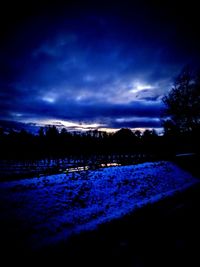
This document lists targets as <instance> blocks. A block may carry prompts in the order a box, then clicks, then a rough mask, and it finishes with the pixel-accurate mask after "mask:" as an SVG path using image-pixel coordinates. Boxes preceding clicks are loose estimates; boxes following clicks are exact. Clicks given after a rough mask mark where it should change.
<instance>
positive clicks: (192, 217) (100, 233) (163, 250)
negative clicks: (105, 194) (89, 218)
mask: <svg viewBox="0 0 200 267" xmlns="http://www.w3.org/2000/svg"><path fill="white" fill-rule="evenodd" d="M148 164H150V163H148ZM154 164H155V163H154ZM143 166H144V165H143ZM147 166H149V165H147ZM172 166H174V165H172ZM151 167H152V166H151ZM157 169H158V166H157ZM115 170H116V169H115ZM140 171H141V169H140ZM147 174H148V172H145V175H147ZM184 174H185V173H184ZM157 175H158V173H157ZM183 177H185V176H183ZM188 177H189V178H191V179H192V177H191V176H190V175H189V176H187V179H188ZM141 178H142V177H141ZM184 179H185V178H184ZM184 179H183V180H184ZM187 179H186V181H187V182H188V180H187ZM130 180H131V179H130ZM140 180H141V179H140ZM151 180H152V179H151ZM175 180H179V177H178V178H177V177H175ZM121 181H124V179H122V180H121ZM132 181H133V180H132ZM163 181H165V179H164V180H162V184H163ZM150 184H151V183H150ZM178 184H179V183H178ZM175 185H176V186H177V183H175ZM15 186H16V185H15ZM127 186H128V185H127ZM176 186H175V189H177V188H176ZM179 186H180V184H179ZM159 188H162V190H163V187H162V186H161V187H159ZM20 190H21V189H20ZM147 191H148V190H147ZM109 192H110V191H109ZM199 192H200V186H199V184H198V183H196V180H195V183H194V185H192V186H189V187H187V188H185V189H184V190H175V191H174V192H173V194H166V195H165V197H163V198H160V199H161V200H160V201H154V204H152V201H149V204H146V205H144V206H143V207H142V208H140V209H137V210H135V212H133V213H130V212H128V213H126V214H125V215H124V216H123V218H122V217H121V218H115V220H111V221H107V222H106V223H104V224H101V225H100V226H98V227H97V228H96V230H95V231H89V232H88V231H87V232H81V233H80V234H78V235H75V236H73V237H71V238H69V239H68V241H67V242H66V241H64V240H61V241H60V242H59V243H58V244H56V245H55V244H52V245H50V246H48V247H45V246H44V247H43V248H41V249H40V250H37V251H34V252H33V251H30V250H29V249H28V248H27V247H24V245H23V242H21V241H22V240H23V235H27V233H23V235H20V234H21V233H17V231H16V229H17V227H18V226H17V223H19V221H18V222H14V224H13V222H10V225H8V224H7V225H1V230H2V229H3V230H5V229H9V231H11V233H12V231H13V235H12V234H10V238H8V239H6V237H8V236H7V235H5V234H4V235H2V233H1V236H4V237H5V238H3V239H2V240H3V243H2V245H3V250H2V251H4V252H5V253H8V254H10V255H12V254H17V258H18V259H19V260H20V261H22V259H23V258H24V257H25V256H28V257H29V259H32V260H37V259H39V258H40V259H43V260H45V262H52V261H53V260H56V261H57V262H63V260H65V261H66V259H67V262H68V263H69V262H73V264H71V265H70V264H69V266H74V265H75V266H76V265H78V263H80V262H81V263H82V264H83V266H84V265H86V264H87V265H88V266H89V265H91V266H92V265H93V266H94V265H96V264H97V263H101V264H102V265H104V266H116V265H118V264H119V265H124V266H151V265H153V266H179V265H182V264H183V263H185V262H186V261H187V262H188V265H189V264H190V266H195V265H194V263H195V262H196V261H197V260H198V249H199V247H198V243H195V241H198V242H199V237H200V236H199V229H198V228H199V227H198V225H199V219H198V213H197V210H198V200H199V198H200V194H199ZM111 195H112V194H111ZM149 199H152V195H151V194H150V197H149ZM16 203H17V202H15V204H16ZM4 222H5V220H4ZM19 229H20V228H19ZM26 229H27V231H28V230H30V229H29V228H26ZM18 234H19V235H18ZM28 234H29V233H28ZM14 235H16V236H15V237H16V238H14ZM13 242H16V243H15V244H14V243H13ZM196 244H197V245H196ZM5 253H4V255H5ZM92 256H93V257H92ZM17 258H16V259H17ZM161 258H162V259H161ZM8 259H9V258H8Z"/></svg>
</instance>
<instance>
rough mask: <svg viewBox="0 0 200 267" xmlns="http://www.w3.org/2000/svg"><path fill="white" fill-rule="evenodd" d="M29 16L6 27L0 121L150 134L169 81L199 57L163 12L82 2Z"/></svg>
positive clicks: (0, 55) (0, 56)
mask: <svg viewBox="0 0 200 267" xmlns="http://www.w3.org/2000/svg"><path fill="white" fill-rule="evenodd" d="M97 6H98V8H97ZM158 11H159V12H158ZM34 12H35V13H33V15H32V16H30V17H27V16H26V15H25V13H24V14H23V17H22V22H23V23H21V24H18V23H17V24H16V25H15V30H13V29H12V28H13V27H14V25H13V24H12V22H10V23H11V26H13V27H8V28H9V31H8V33H9V34H7V37H6V38H4V40H3V42H2V45H1V47H0V97H1V98H0V118H1V119H8V120H17V121H24V122H25V121H29V122H31V120H35V119H38V120H39V119H46V120H49V119H52V120H68V121H72V122H74V123H79V122H82V123H83V122H84V123H100V124H106V125H107V127H115V126H116V127H118V126H119V127H120V125H123V126H125V125H127V126H129V125H130V126H131V125H132V126H134V125H136V126H138V127H139V125H143V126H144V127H145V125H146V127H147V126H152V127H156V126H158V124H159V123H158V120H156V119H158V118H159V116H160V114H161V113H162V110H163V105H162V102H161V98H162V96H163V95H164V94H166V93H167V92H168V90H169V89H170V88H171V85H172V82H173V78H174V77H175V76H176V75H177V74H178V73H179V71H180V69H181V68H182V66H183V65H184V63H188V62H197V61H198V59H199V58H200V57H199V52H198V51H199V50H198V49H197V44H196V42H195V41H196V39H195V40H194V36H195V35H194V36H193V34H190V37H191V39H190V42H189V41H188V40H186V39H187V38H186V37H187V36H184V33H185V32H184V29H185V26H186V25H187V23H186V22H184V20H183V19H182V17H181V15H180V14H172V13H173V10H171V9H170V8H168V7H166V9H163V8H161V7H159V6H158V7H155V6H151V5H143V4H139V3H138V4H137V3H136V4H133V3H131V2H129V1H127V3H125V2H124V3H122V2H120V3H114V2H112V1H111V4H110V5H108V3H106V2H104V1H103V2H102V1H101V5H97V4H95V5H93V4H92V2H90V1H89V3H87V4H85V5H78V6H76V5H75V4H71V5H68V4H66V5H63V6H59V5H56V4H55V7H54V6H49V7H47V8H44V7H40V8H39V10H37V9H34ZM160 14H161V15H160ZM169 14H171V15H172V17H171V18H170V17H169ZM176 16H178V18H180V20H179V21H176ZM141 18H142V19H141ZM169 18H170V19H169ZM188 23H189V22H188ZM190 23H191V26H194V25H193V24H194V22H193V21H192V22H190ZM193 29H194V30H197V28H196V27H193ZM186 32H188V30H187V29H186ZM188 33H189V32H188ZM195 47H196V48H195ZM191 51H192V52H191ZM195 64H196V63H195ZM131 116H135V117H138V119H139V121H138V120H133V121H130V120H129V121H127V118H131ZM121 117H123V118H124V119H125V120H124V121H123V122H116V119H117V118H121ZM144 118H145V119H144ZM141 127H142V126H141Z"/></svg>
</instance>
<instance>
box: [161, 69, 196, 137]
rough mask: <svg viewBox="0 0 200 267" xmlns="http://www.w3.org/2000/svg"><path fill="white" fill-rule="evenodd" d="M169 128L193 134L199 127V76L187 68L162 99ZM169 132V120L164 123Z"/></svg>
mask: <svg viewBox="0 0 200 267" xmlns="http://www.w3.org/2000/svg"><path fill="white" fill-rule="evenodd" d="M163 102H164V104H165V105H166V115H167V116H169V117H170V119H171V126H172V128H174V126H175V127H176V129H178V130H179V132H180V133H185V132H187V133H188V132H193V131H196V130H197V129H199V127H200V75H199V74H196V75H194V74H193V73H192V71H191V70H190V68H189V67H185V68H183V70H182V71H181V73H180V74H179V75H178V77H177V78H176V79H175V82H174V85H173V87H172V89H171V91H170V92H169V93H168V95H166V96H165V97H164V98H163ZM164 125H165V126H167V128H168V130H169V120H168V122H167V124H165V123H164Z"/></svg>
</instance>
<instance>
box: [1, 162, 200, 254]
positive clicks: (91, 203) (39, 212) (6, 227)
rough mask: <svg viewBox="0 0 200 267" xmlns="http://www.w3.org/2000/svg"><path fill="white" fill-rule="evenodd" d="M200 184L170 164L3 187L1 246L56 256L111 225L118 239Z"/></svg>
mask: <svg viewBox="0 0 200 267" xmlns="http://www.w3.org/2000/svg"><path fill="white" fill-rule="evenodd" d="M198 184H199V180H198V179H196V178H194V177H193V176H192V175H191V174H189V173H188V172H186V171H184V170H182V169H181V168H179V167H178V166H177V165H175V164H174V163H171V162H167V161H160V162H147V163H143V164H138V165H130V166H116V167H109V168H100V169H98V170H93V171H91V170H85V171H81V172H71V173H66V174H57V175H50V176H41V177H39V178H38V177H37V178H29V179H22V180H19V181H8V182H1V183H0V214H1V217H0V218H1V237H2V238H1V244H2V245H3V247H4V249H5V251H6V252H8V251H21V252H22V251H26V253H41V251H49V250H52V249H53V251H56V250H57V249H56V247H59V246H61V244H62V245H63V246H64V247H68V246H69V244H70V242H73V241H72V240H76V239H77V238H79V242H78V243H79V244H81V242H83V240H84V243H87V240H88V237H86V238H82V236H85V234H86V235H87V236H89V235H93V233H98V232H99V231H100V232H101V230H100V229H102V227H103V228H104V227H110V226H109V225H115V226H114V227H113V226H112V227H111V229H116V231H118V232H115V234H114V233H113V232H112V231H110V230H109V232H110V233H111V232H112V238H113V235H118V236H120V235H121V233H123V231H122V229H121V228H120V229H121V230H120V232H119V228H118V227H117V228H116V224H118V222H119V221H120V222H122V221H123V220H124V219H125V218H127V217H129V216H132V214H138V213H139V211H140V210H144V209H147V210H148V209H149V208H148V207H150V206H154V205H157V204H156V203H160V202H162V201H165V200H166V199H171V198H172V197H174V196H176V195H177V194H182V193H184V192H186V191H187V190H188V189H190V188H193V187H194V186H195V187H197V185H198ZM153 203H154V204H153ZM152 204H153V205H152ZM160 210H164V209H160ZM146 214H148V212H147V213H146ZM152 214H153V212H152ZM134 216H136V215H134ZM145 216H146V215H145ZM150 217H151V216H150ZM140 218H142V217H141V216H140ZM149 219H150V218H148V220H149ZM128 221H129V223H130V221H131V220H128ZM137 221H138V219H137V220H134V222H133V225H134V223H135V222H137ZM129 223H128V224H129ZM146 224H147V225H148V224H149V225H150V222H148V221H147V222H146ZM129 227H130V225H129ZM138 229H140V228H138ZM147 229H148V227H147ZM140 231H141V229H140ZM144 231H145V229H144ZM106 232H108V230H106ZM95 235H96V234H95ZM103 236H104V238H105V235H104V234H102V235H100V239H101V238H103ZM106 236H109V234H106ZM80 239H82V241H81V242H80ZM114 240H115V238H114ZM90 243H91V242H90ZM100 243H101V242H100ZM122 243H123V242H122ZM125 243H126V242H125ZM63 246H62V247H63ZM72 247H74V248H75V250H73V253H75V252H74V251H77V252H78V247H77V248H76V246H75V245H73V246H70V247H68V251H70V249H71V248H72ZM125 247H126V245H125ZM61 251H63V248H62V249H61ZM73 253H70V255H73ZM44 254H45V253H44ZM65 254H66V251H65ZM75 254H76V253H75Z"/></svg>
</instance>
